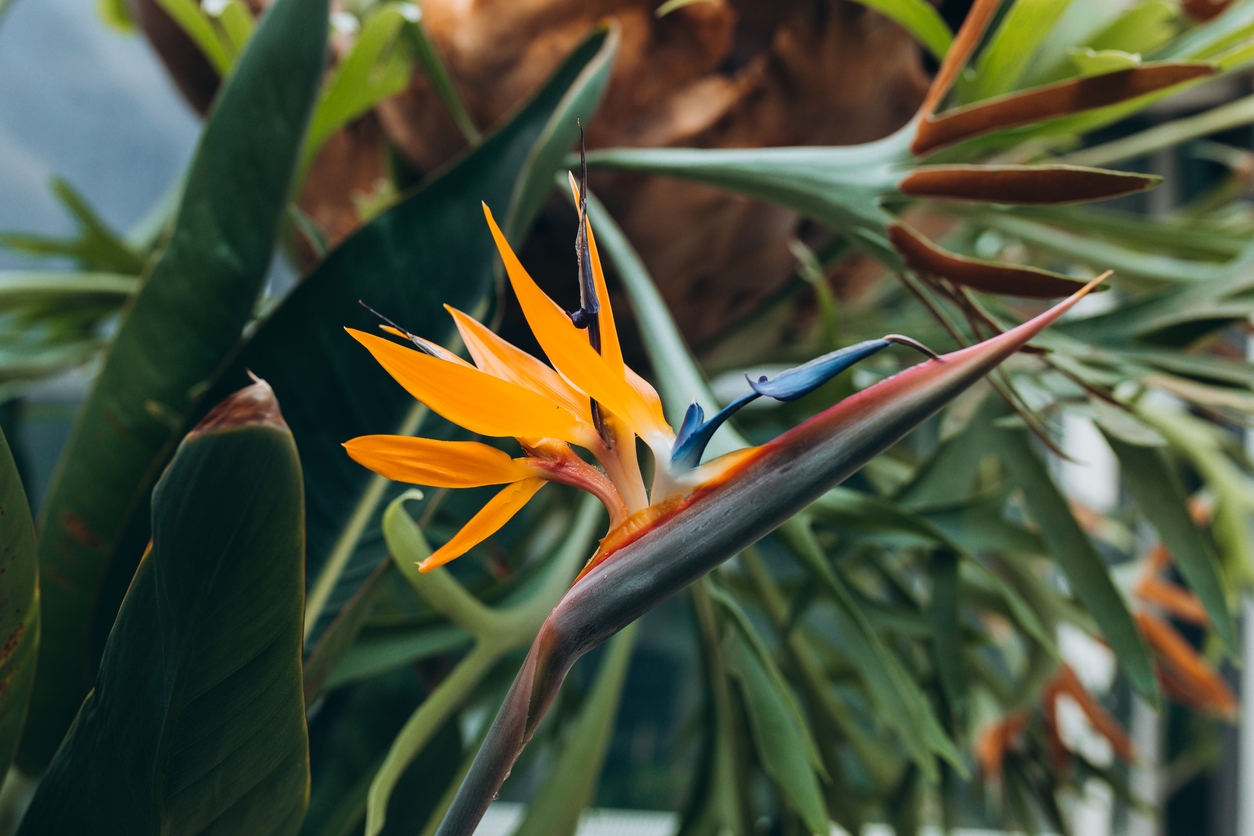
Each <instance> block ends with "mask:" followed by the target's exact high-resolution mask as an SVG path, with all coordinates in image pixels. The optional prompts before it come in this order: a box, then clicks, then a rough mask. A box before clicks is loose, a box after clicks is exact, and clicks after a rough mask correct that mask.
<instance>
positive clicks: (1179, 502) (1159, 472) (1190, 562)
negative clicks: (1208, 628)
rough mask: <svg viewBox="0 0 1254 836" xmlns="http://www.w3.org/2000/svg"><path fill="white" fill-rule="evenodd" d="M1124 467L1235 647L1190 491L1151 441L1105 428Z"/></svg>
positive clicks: (1215, 560)
mask: <svg viewBox="0 0 1254 836" xmlns="http://www.w3.org/2000/svg"><path fill="white" fill-rule="evenodd" d="M1106 441H1107V443H1109V444H1110V447H1111V449H1112V450H1114V451H1115V455H1116V456H1118V457H1119V466H1120V468H1122V470H1123V476H1124V480H1123V481H1124V484H1125V485H1127V486H1128V491H1129V492H1130V493H1131V494H1132V498H1133V499H1134V500H1135V501H1136V504H1137V506H1138V507H1139V508H1140V509H1141V513H1142V514H1143V515H1144V516H1145V519H1146V520H1148V521H1149V523H1150V525H1152V526H1154V528H1155V529H1156V530H1157V531H1158V535H1159V536H1160V537H1161V538H1162V540H1163V544H1164V545H1165V546H1166V547H1167V548H1168V550H1170V551H1171V557H1172V561H1173V562H1174V563H1175V566H1176V568H1177V569H1179V570H1180V574H1181V575H1183V576H1184V579H1185V581H1187V582H1188V584H1189V587H1190V588H1192V590H1193V592H1194V593H1196V595H1197V597H1198V599H1200V600H1201V602H1202V606H1204V607H1206V613H1207V615H1209V616H1210V622H1211V624H1212V625H1213V626H1214V628H1215V632H1217V633H1218V634H1219V637H1220V638H1221V639H1222V640H1223V643H1224V645H1225V646H1226V647H1227V649H1228V652H1229V653H1236V650H1237V628H1236V624H1235V622H1234V621H1233V618H1232V613H1231V612H1230V611H1229V610H1228V603H1227V596H1226V593H1225V587H1226V584H1225V583H1224V579H1223V574H1222V570H1221V569H1220V567H1219V557H1218V556H1217V555H1216V554H1215V553H1214V550H1213V549H1212V548H1211V546H1210V543H1208V542H1207V540H1206V537H1205V536H1204V535H1203V534H1202V532H1201V531H1199V530H1198V528H1197V526H1196V525H1194V523H1193V519H1192V518H1191V517H1190V516H1189V509H1188V504H1187V502H1188V497H1187V496H1186V494H1185V492H1184V488H1183V486H1181V484H1180V480H1179V478H1178V477H1177V476H1176V474H1175V472H1174V471H1173V470H1172V469H1171V468H1170V467H1168V466H1167V463H1166V462H1164V461H1163V459H1162V456H1161V454H1160V453H1159V452H1158V451H1157V450H1155V449H1153V448H1150V447H1139V446H1136V445H1133V444H1128V443H1126V442H1124V441H1121V440H1120V439H1118V438H1116V437H1115V436H1113V435H1112V434H1110V433H1106Z"/></svg>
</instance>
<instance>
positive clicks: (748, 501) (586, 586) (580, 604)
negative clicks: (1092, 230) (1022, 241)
mask: <svg viewBox="0 0 1254 836" xmlns="http://www.w3.org/2000/svg"><path fill="white" fill-rule="evenodd" d="M1094 284H1096V282H1094V283H1091V284H1089V285H1087V286H1086V287H1085V288H1084V289H1083V290H1081V291H1080V292H1078V293H1076V294H1075V295H1073V296H1072V297H1071V298H1069V299H1067V300H1066V301H1064V302H1062V303H1060V304H1058V305H1056V306H1054V307H1053V308H1051V309H1050V310H1048V311H1046V312H1045V313H1043V314H1041V315H1040V316H1038V317H1036V318H1035V319H1032V320H1030V321H1029V322H1026V323H1024V324H1023V325H1020V326H1019V327H1017V328H1014V329H1012V330H1010V331H1007V332H1005V333H1004V334H1001V335H999V336H996V337H993V338H992V339H989V340H986V341H984V342H982V343H979V344H978V345H974V346H971V347H970V348H966V349H963V350H961V351H956V352H953V353H952V354H946V355H944V356H943V357H940V358H938V359H935V360H928V361H927V362H924V363H920V364H919V365H917V366H913V367H912V368H909V369H907V370H906V371H903V372H901V373H900V374H897V375H895V376H893V377H891V378H889V379H887V380H884V381H881V382H880V383H877V384H876V385H874V386H872V387H870V388H868V389H865V390H863V391H861V392H859V393H858V394H856V395H853V396H852V397H849V398H846V399H845V400H843V401H841V402H840V403H838V404H836V405H835V406H833V407H831V408H830V409H828V410H826V411H825V412H822V413H820V414H819V415H816V416H815V417H813V418H811V419H810V420H808V421H806V422H805V423H803V424H801V425H800V426H798V427H796V428H795V429H793V430H790V431H789V432H786V433H784V434H783V435H781V436H780V437H779V438H777V439H775V440H774V441H772V442H769V443H767V444H764V445H763V446H761V447H758V448H756V449H755V450H753V451H752V452H750V453H748V454H743V455H745V458H744V459H743V460H742V461H741V462H739V464H738V465H737V466H735V467H734V468H733V469H732V470H731V472H730V473H729V474H728V475H727V476H726V477H725V478H722V479H720V480H719V481H717V482H716V483H713V484H707V485H704V486H702V487H701V488H699V489H697V490H696V491H695V492H694V493H692V494H691V495H689V496H688V497H685V498H684V499H683V501H681V502H678V503H676V505H675V506H674V508H672V509H671V510H669V511H668V513H666V514H664V515H662V516H660V517H659V518H658V519H657V520H656V522H655V523H654V524H653V525H651V526H650V527H649V528H648V529H647V530H645V531H644V532H643V533H642V534H641V535H640V536H638V537H635V538H632V539H630V540H628V541H626V542H625V544H624V545H622V546H621V547H620V548H618V549H617V550H615V551H613V552H611V553H610V554H609V555H608V556H606V558H605V559H604V560H603V561H601V562H600V563H599V564H598V565H597V566H595V567H594V568H593V569H592V570H591V571H589V572H588V573H587V574H586V575H584V576H583V577H582V579H581V580H579V581H577V582H576V583H575V585H574V586H573V587H571V589H570V591H569V592H567V593H566V596H565V597H564V598H562V600H561V602H559V603H558V605H557V607H555V608H554V610H553V612H552V613H551V614H550V615H549V617H548V619H547V620H546V621H545V623H544V626H543V627H542V628H541V630H540V634H539V635H538V636H537V637H536V641H535V643H534V644H533V645H532V647H531V651H530V653H528V654H527V659H526V661H525V662H524V663H523V666H522V669H521V670H520V671H519V672H518V676H517V678H516V679H515V680H514V684H513V686H512V687H511V688H510V691H509V694H508V695H507V696H506V698H505V702H504V704H503V705H502V706H501V710H500V712H499V713H498V714H497V717H496V720H495V721H494V722H493V724H492V728H491V729H490V730H489V731H488V735H487V738H486V739H485V740H484V743H483V746H482V747H481V748H480V750H479V754H478V755H477V756H476V757H475V760H474V763H473V764H472V765H471V767H470V771H469V772H468V773H467V775H466V779H465V781H463V783H462V786H461V789H460V790H459V791H458V793H457V797H456V798H455V799H454V800H453V803H452V806H450V808H449V810H448V813H447V814H446V815H445V818H444V821H443V822H442V823H441V824H440V828H439V830H438V831H437V833H436V836H470V834H472V833H473V832H474V830H475V827H476V826H477V825H478V823H479V820H480V819H481V818H482V817H483V814H484V812H485V811H486V810H487V808H488V804H489V803H490V802H491V800H492V798H493V796H494V795H495V793H496V792H497V790H498V789H499V788H500V786H501V784H502V783H503V782H504V781H505V778H506V777H507V776H508V775H509V772H510V770H511V769H512V768H513V765H514V761H515V760H517V758H518V755H519V753H520V752H521V751H522V747H523V746H524V745H526V743H527V741H528V740H529V739H530V738H531V735H532V734H533V733H534V732H535V729H536V726H537V725H538V724H539V722H540V719H541V718H542V717H543V716H544V713H545V712H546V711H547V710H548V708H549V706H550V705H551V704H552V702H553V699H554V698H555V697H556V696H557V691H558V688H559V687H560V686H561V683H562V680H563V679H564V678H565V676H566V673H567V671H569V670H570V666H571V665H573V664H574V662H575V660H576V659H578V658H579V657H580V656H582V655H583V654H584V653H586V652H588V651H589V650H591V649H592V648H594V647H596V646H597V645H599V644H601V643H602V642H604V641H605V640H606V639H608V638H609V637H610V636H612V635H614V634H615V633H616V632H618V631H619V630H621V629H622V628H623V627H625V626H626V625H628V624H630V623H631V622H632V621H634V620H636V619H637V618H639V617H640V616H641V615H643V614H644V613H646V612H648V611H649V610H650V609H652V608H653V607H655V606H657V605H658V604H659V603H661V602H662V601H664V600H666V599H667V598H669V597H670V596H671V595H674V594H675V593H676V592H678V591H680V590H681V589H683V588H684V587H686V586H687V585H688V584H690V583H692V582H693V581H695V580H696V579H697V578H699V577H701V576H702V575H704V574H705V573H706V572H709V571H710V570H711V569H713V568H714V567H715V566H717V565H718V564H719V563H721V562H723V561H724V560H726V559H727V558H729V557H731V556H732V555H733V554H736V553H737V552H739V551H741V550H742V549H744V548H745V547H747V546H749V545H752V544H753V543H754V542H756V541H757V540H758V539H760V538H761V537H763V536H765V535H766V534H768V533H770V532H771V531H772V530H773V529H775V528H776V527H777V526H779V525H780V524H782V523H783V522H784V521H786V520H787V519H788V518H789V517H791V516H793V515H794V514H796V513H797V512H799V511H801V510H802V509H803V508H805V507H806V506H807V505H809V504H810V503H811V502H813V501H814V500H815V499H817V498H818V497H819V496H820V495H822V494H823V493H824V492H825V491H827V490H828V489H830V488H831V487H833V486H834V485H836V484H838V483H840V482H841V481H843V480H844V479H846V478H848V477H849V476H850V475H852V474H853V473H855V472H856V471H857V470H858V469H859V468H861V467H862V466H863V465H864V464H866V463H867V462H868V461H869V460H870V459H872V458H873V457H875V456H876V455H878V454H879V453H881V452H883V451H884V450H885V449H887V448H888V447H889V446H891V445H892V444H895V443H896V442H897V441H898V440H900V439H901V438H902V437H903V436H905V435H906V434H907V433H908V432H910V430H912V429H914V428H915V427H916V426H918V425H919V424H920V423H922V422H923V421H925V420H927V418H929V417H930V416H932V415H933V414H935V413H936V412H937V411H938V410H939V409H940V408H941V407H942V406H944V405H945V404H947V403H948V402H949V401H951V400H953V399H954V398H955V397H957V396H958V395H959V394H961V393H962V392H963V391H965V390H966V389H967V388H968V387H969V386H971V385H972V384H973V383H975V382H976V381H978V380H979V379H980V378H982V377H983V376H984V375H986V374H988V373H989V372H990V371H992V370H993V369H994V368H995V367H996V366H997V365H998V364H999V363H1001V362H1002V361H1003V360H1005V359H1006V358H1007V357H1009V356H1010V355H1012V354H1014V353H1015V352H1016V351H1018V350H1019V349H1020V348H1022V347H1023V346H1024V345H1026V344H1027V342H1028V341H1029V340H1031V339H1032V338H1033V337H1035V336H1036V335H1037V334H1039V333H1040V332H1041V331H1042V330H1044V329H1045V328H1046V327H1047V326H1049V325H1050V324H1052V323H1053V322H1055V321H1056V320H1057V319H1058V317H1060V316H1062V314H1063V313H1065V312H1066V311H1067V310H1068V309H1069V308H1070V307H1071V306H1072V305H1074V304H1075V303H1076V302H1078V301H1079V300H1080V298H1081V297H1083V296H1084V295H1085V293H1087V292H1088V291H1089V289H1091V288H1092V287H1093V285H1094Z"/></svg>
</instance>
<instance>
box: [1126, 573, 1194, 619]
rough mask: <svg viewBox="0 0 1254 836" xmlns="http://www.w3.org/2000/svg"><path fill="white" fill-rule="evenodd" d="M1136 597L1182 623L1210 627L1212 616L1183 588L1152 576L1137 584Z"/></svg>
mask: <svg viewBox="0 0 1254 836" xmlns="http://www.w3.org/2000/svg"><path fill="white" fill-rule="evenodd" d="M1136 595H1137V597H1138V598H1140V599H1141V600H1142V601H1145V602H1146V603H1147V604H1153V605H1154V606H1156V607H1158V608H1159V609H1160V610H1163V611H1164V612H1166V613H1168V614H1170V615H1172V616H1175V617H1176V618H1178V619H1180V620H1181V621H1187V622H1189V623H1190V624H1196V625H1197V626H1199V627H1208V626H1210V616H1209V615H1207V613H1206V608H1205V607H1204V606H1202V602H1201V600H1199V599H1198V597H1197V596H1196V595H1194V594H1193V593H1192V592H1190V591H1189V590H1187V589H1185V588H1184V587H1182V586H1178V585H1176V584H1174V583H1169V582H1167V581H1165V580H1163V579H1162V578H1159V577H1156V576H1154V575H1150V576H1149V577H1147V578H1145V579H1144V580H1143V581H1141V582H1140V583H1139V584H1137V587H1136Z"/></svg>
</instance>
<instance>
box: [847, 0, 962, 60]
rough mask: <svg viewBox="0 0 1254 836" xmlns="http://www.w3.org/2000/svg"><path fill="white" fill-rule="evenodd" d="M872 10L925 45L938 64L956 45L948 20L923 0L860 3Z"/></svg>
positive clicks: (864, 1) (888, 0)
mask: <svg viewBox="0 0 1254 836" xmlns="http://www.w3.org/2000/svg"><path fill="white" fill-rule="evenodd" d="M858 2H859V3H861V4H862V5H864V6H866V7H867V8H869V9H875V10H876V11H877V12H879V13H880V14H882V15H884V17H886V18H888V19H889V20H892V21H894V22H895V23H897V24H898V25H900V26H901V27H902V28H903V29H905V30H906V31H907V32H909V33H910V34H911V35H913V36H914V37H915V39H916V40H917V41H918V42H919V43H921V44H923V47H924V48H925V49H926V50H927V51H928V52H930V53H932V56H933V57H934V58H936V59H937V60H938V61H941V60H944V58H945V53H946V52H948V51H949V46H950V44H952V43H953V42H954V34H953V33H952V32H950V31H949V26H948V25H947V24H946V23H945V19H944V18H942V17H941V16H940V12H938V11H936V8H935V7H934V6H932V4H930V3H926V2H924V0H858Z"/></svg>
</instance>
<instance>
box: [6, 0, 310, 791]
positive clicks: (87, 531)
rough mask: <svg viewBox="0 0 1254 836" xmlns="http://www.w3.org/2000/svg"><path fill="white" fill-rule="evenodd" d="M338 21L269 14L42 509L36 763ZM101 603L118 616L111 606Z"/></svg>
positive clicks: (44, 754)
mask: <svg viewBox="0 0 1254 836" xmlns="http://www.w3.org/2000/svg"><path fill="white" fill-rule="evenodd" d="M326 26H327V3H326V0H277V2H276V3H275V4H274V5H273V6H272V7H271V8H270V10H269V11H268V12H267V13H266V15H265V16H264V17H263V18H262V21H261V24H260V25H259V27H258V31H257V34H256V36H255V37H253V38H252V41H251V43H250V44H249V46H248V49H247V51H246V52H245V54H244V55H243V57H242V58H241V59H240V62H239V66H238V67H237V69H236V70H235V72H234V73H233V74H232V75H231V77H230V78H229V79H228V81H227V83H226V85H225V87H223V89H222V91H221V92H220V93H219V96H218V100H217V104H216V105H215V107H214V109H213V112H212V114H211V116H210V118H209V121H208V123H207V124H206V126H205V131H204V134H203V135H202V137H201V141H200V145H199V148H198V150H197V152H196V156H195V158H194V159H193V161H192V166H191V172H190V174H189V175H188V181H187V188H186V190H185V191H184V194H183V202H182V206H181V209H180V211H179V217H178V221H177V222H176V225H175V230H174V235H173V238H172V240H171V241H170V244H169V246H168V247H167V248H166V250H165V252H164V253H163V254H162V256H161V258H160V260H159V261H158V262H157V263H156V264H155V266H154V267H153V268H152V272H151V273H150V274H149V275H148V277H147V279H146V280H145V282H144V285H143V288H142V290H141V291H140V292H139V294H138V295H137V296H136V297H135V300H134V302H133V303H132V304H131V306H130V308H129V310H128V313H127V315H126V318H125V319H124V320H123V321H122V324H121V326H120V327H119V329H118V333H117V336H116V337H115V338H114V341H113V345H112V347H111V349H110V351H109V353H108V356H107V357H106V359H105V362H104V368H103V369H102V370H101V372H100V376H99V377H98V378H97V380H96V384H95V386H94V387H93V389H92V392H91V394H90V395H89V396H88V398H87V402H86V403H85V404H84V406H83V408H82V411H81V412H80V413H79V416H78V419H77V422H76V424H75V427H74V432H73V434H72V435H71V437H70V441H69V444H68V445H67V447H66V450H65V453H64V454H63V457H62V462H61V465H60V469H59V471H58V476H57V478H56V480H55V481H54V483H53V485H52V487H51V488H50V490H49V493H48V498H47V501H46V503H45V506H44V510H43V517H42V520H41V531H40V542H39V549H40V551H39V555H40V563H41V565H42V566H43V567H44V586H43V593H44V632H45V635H46V637H47V641H45V642H44V643H43V645H42V650H41V653H40V660H39V668H40V669H39V674H38V676H37V678H36V683H35V689H36V690H35V693H36V697H35V698H34V700H33V707H32V710H31V717H30V724H29V729H28V732H27V734H26V735H25V736H24V737H23V741H22V748H21V756H20V757H21V762H22V764H23V766H24V767H25V768H27V769H29V770H35V771H38V770H41V769H42V768H43V767H44V766H46V765H47V763H48V760H49V759H50V758H51V757H52V753H53V751H54V750H55V749H56V747H57V744H58V743H59V742H60V740H61V736H62V734H64V732H65V729H66V728H67V727H68V726H69V724H70V721H71V720H73V718H74V712H75V711H76V710H77V709H78V705H79V703H80V702H81V701H82V698H83V695H84V694H85V693H86V690H87V687H88V685H89V683H90V676H91V675H92V673H93V672H94V661H93V660H90V659H89V658H87V656H88V651H87V649H86V643H87V631H88V625H89V619H90V618H91V614H92V611H93V609H94V608H99V607H105V608H106V609H108V608H109V607H111V606H115V605H116V604H115V602H113V601H106V602H99V601H97V600H96V593H97V590H98V588H99V585H100V583H101V579H102V577H103V576H104V573H105V570H106V567H107V566H108V563H109V561H110V559H111V557H112V555H113V553H114V549H115V547H116V546H117V545H118V543H119V540H120V538H121V537H122V534H123V531H124V529H125V526H126V523H127V519H128V515H129V514H130V513H132V512H133V509H135V508H136V507H137V506H142V505H143V504H144V503H145V502H146V500H145V499H144V494H145V493H146V491H147V490H149V489H150V487H151V485H152V484H153V482H154V481H155V480H156V478H157V477H158V476H159V475H160V472H161V470H160V469H161V466H162V465H163V464H164V463H165V460H166V458H167V457H168V456H169V455H170V453H171V452H172V451H173V449H174V446H175V444H176V443H177V442H178V438H179V433H180V429H181V427H182V425H183V421H184V418H185V416H187V415H188V413H189V411H190V410H192V409H193V408H194V406H195V404H196V403H197V401H198V399H199V397H198V396H199V395H201V394H202V393H203V389H204V383H205V381H207V380H209V379H211V378H212V376H213V374H214V373H215V372H216V371H217V370H218V369H219V368H220V366H221V365H222V363H223V361H224V360H225V359H226V358H227V357H228V356H229V354H230V352H231V350H232V349H233V348H234V347H235V345H236V344H237V342H238V341H239V338H240V333H241V331H242V329H243V327H244V325H245V323H246V322H247V321H248V318H249V317H250V316H251V314H252V311H253V305H254V303H255V300H256V297H257V293H258V291H259V290H260V288H261V285H262V282H263V280H264V278H265V274H266V269H267V267H268V266H269V263H270V257H271V254H272V253H273V250H274V245H275V240H276V238H277V236H278V231H279V226H280V223H281V221H282V218H283V213H284V207H285V205H286V202H287V197H288V194H289V190H290V183H291V178H292V172H293V169H294V168H295V164H296V159H297V152H298V151H299V149H300V141H301V136H302V134H303V133H304V128H305V121H306V119H307V118H308V116H309V111H310V109H311V107H312V104H313V96H314V91H315V89H316V87H317V83H318V81H319V79H320V78H321V74H322V69H323V58H324V55H325V52H326ZM238 383H239V381H237V383H236V385H238ZM225 394H226V393H223V395H222V396H220V397H218V398H215V400H221V397H224V396H225ZM140 542H142V540H141V541H140ZM124 559H126V560H129V561H133V560H134V559H135V556H134V555H127V556H125V558H124ZM100 615H101V617H103V618H105V619H106V622H105V623H108V621H107V619H108V617H109V615H110V612H103V613H101V614H100ZM85 677H86V678H85Z"/></svg>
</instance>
